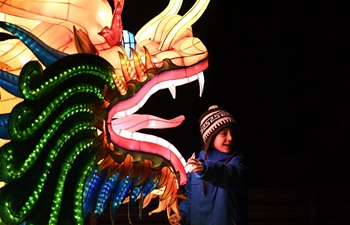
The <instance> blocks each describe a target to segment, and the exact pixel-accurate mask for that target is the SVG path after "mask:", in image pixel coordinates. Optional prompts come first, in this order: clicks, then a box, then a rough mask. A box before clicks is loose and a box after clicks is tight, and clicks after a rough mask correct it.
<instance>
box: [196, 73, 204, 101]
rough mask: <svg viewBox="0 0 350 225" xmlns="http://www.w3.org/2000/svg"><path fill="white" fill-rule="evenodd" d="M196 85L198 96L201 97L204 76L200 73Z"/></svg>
mask: <svg viewBox="0 0 350 225" xmlns="http://www.w3.org/2000/svg"><path fill="white" fill-rule="evenodd" d="M197 76H198V84H199V96H200V97H202V94H203V90H204V74H203V72H200V73H199V74H198V75H197Z"/></svg>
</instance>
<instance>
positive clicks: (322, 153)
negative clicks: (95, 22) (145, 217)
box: [112, 0, 350, 187]
mask: <svg viewBox="0 0 350 225" xmlns="http://www.w3.org/2000/svg"><path fill="white" fill-rule="evenodd" d="M194 2H195V1H194V0H184V2H183V8H182V9H181V11H180V12H179V14H180V15H183V14H184V13H185V12H186V11H187V10H188V9H189V8H190V7H191V6H192V5H193V4H194ZM342 2H345V1H342ZM167 4H168V1H165V0H156V1H135V0H126V1H125V6H124V10H123V13H122V19H123V26H124V29H126V30H129V31H130V32H132V33H134V34H136V33H137V31H138V30H139V29H141V27H142V26H143V25H144V24H146V23H147V22H148V21H149V20H150V19H152V18H153V17H154V16H156V15H157V14H158V13H160V12H161V11H162V10H163V9H164V8H165V7H166V6H167ZM112 5H113V4H112ZM348 15H349V8H348V7H346V5H345V3H344V4H343V3H340V2H338V3H337V2H335V1H334V2H332V3H330V2H328V3H322V2H310V1H300V2H297V1H288V2H286V1H255V2H254V1H228V0H226V1H219V0H212V1H211V2H210V3H209V5H208V8H207V10H206V11H205V13H204V14H203V15H202V17H201V18H200V19H199V20H198V21H197V22H196V23H195V24H194V25H193V26H192V28H193V33H194V36H196V37H198V38H199V39H201V41H202V42H203V43H204V45H205V46H206V47H207V49H208V52H209V67H208V69H206V70H205V71H204V76H205V79H206V81H205V88H204V93H203V96H202V97H199V86H198V82H192V83H190V84H187V85H183V86H180V87H177V90H176V94H177V96H176V99H173V98H172V96H171V94H170V92H169V91H167V90H161V91H159V92H157V93H155V94H154V95H153V96H152V97H151V98H150V99H149V100H148V102H147V103H146V105H145V106H144V107H143V108H142V109H141V110H140V111H139V112H138V113H145V114H153V115H156V116H160V117H163V118H167V119H170V118H173V117H176V116H178V115H184V116H185V117H186V119H185V121H184V122H183V123H182V124H181V125H180V126H179V127H177V128H174V129H163V130H158V131H157V130H152V131H147V132H149V133H153V134H156V135H159V136H161V137H163V138H165V139H167V140H168V141H170V142H171V143H172V144H174V145H175V147H176V148H178V149H179V151H180V152H181V153H182V154H183V155H184V156H185V158H187V157H189V156H190V155H191V154H192V152H197V153H198V152H199V150H200V147H201V144H202V143H201V137H200V134H199V128H198V117H199V115H200V114H201V113H202V112H204V111H205V110H206V109H207V108H208V107H209V106H210V105H213V104H217V105H220V106H224V107H225V108H226V109H227V110H228V111H230V112H231V113H232V114H233V115H234V117H235V118H236V120H237V121H238V123H239V125H240V131H241V132H240V134H241V144H242V146H241V147H242V149H243V150H244V152H245V154H246V156H247V158H248V163H249V168H250V179H249V186H250V187H283V186H318V185H344V184H348V183H349V181H348V180H349V179H348V175H347V174H348V173H347V170H348V169H349V166H348V156H347V155H348V151H349V150H350V144H349V140H350V103H349V96H350V93H349V92H350V91H349V89H350V88H349V84H350V82H349V81H348V79H347V78H348V76H349V67H348V65H349V64H348V60H349V50H350V48H349V40H350V39H349V35H348V34H347V33H348V29H349V19H348Z"/></svg>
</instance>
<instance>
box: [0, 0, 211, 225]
mask: <svg viewBox="0 0 350 225" xmlns="http://www.w3.org/2000/svg"><path fill="white" fill-rule="evenodd" d="M28 2H29V1H28ZM68 2H69V3H68ZM73 2H74V3H73ZM91 2H93V4H85V3H84V1H80V3H79V1H72V0H71V1H66V0H62V1H61V2H60V4H58V2H57V1H52V2H51V1H40V2H36V3H35V4H34V3H33V2H31V3H30V5H28V4H27V1H20V0H18V1H11V4H8V3H6V1H2V0H1V1H0V12H1V13H2V14H0V16H3V17H4V18H3V21H2V22H0V27H1V28H2V29H3V31H4V32H8V33H10V34H12V35H13V36H15V37H17V38H18V39H9V40H6V41H4V42H3V43H4V45H3V46H5V47H1V50H3V51H4V52H3V53H2V54H1V55H0V69H1V70H0V86H1V88H2V89H0V91H1V92H0V93H1V100H0V105H1V111H0V113H1V114H0V138H1V139H0V141H1V142H0V147H1V148H0V182H2V184H3V187H2V188H1V186H0V224H22V223H26V224H83V221H84V218H85V217H86V216H87V215H88V214H89V213H90V212H92V213H93V214H94V216H99V215H101V214H102V212H103V211H104V210H105V208H106V207H107V205H108V204H110V208H111V219H112V223H114V222H115V214H116V212H117V210H118V208H119V207H120V205H121V204H124V203H128V205H129V216H130V212H131V210H132V209H133V207H134V205H135V203H136V201H137V200H139V207H140V215H141V210H142V208H144V207H146V206H147V204H148V203H149V202H150V200H151V199H152V198H154V197H156V196H158V197H159V206H158V208H157V209H154V210H153V211H151V212H150V213H149V214H152V213H156V212H161V211H163V210H167V213H168V216H169V214H170V211H171V210H173V211H175V212H177V211H178V202H177V201H178V198H179V197H181V196H180V194H179V193H178V190H179V186H181V185H184V184H185V183H186V181H187V178H186V170H185V159H184V158H183V157H182V155H181V154H180V152H179V151H178V150H177V149H176V148H175V147H174V145H172V144H171V143H169V142H168V141H166V140H164V139H162V138H160V137H156V136H153V135H149V134H144V133H140V132H138V131H139V130H142V129H163V128H171V127H176V126H179V125H180V124H181V123H182V121H183V120H184V117H183V116H179V117H176V118H174V119H170V120H166V119H162V118H158V117H155V116H152V115H145V114H142V115H140V114H136V112H137V111H138V110H139V109H140V108H141V107H142V106H143V105H144V104H145V103H146V101H147V99H148V98H149V97H150V96H151V95H152V94H154V93H155V92H157V91H158V90H160V89H165V88H168V89H169V90H170V91H171V93H172V94H173V97H174V98H175V88H176V86H179V85H183V84H186V83H189V82H192V81H195V80H198V81H199V83H200V94H201V92H202V91H203V84H204V77H203V73H202V72H203V70H205V68H206V67H207V66H208V62H207V57H208V53H207V50H206V48H205V46H204V45H203V43H202V42H201V41H200V40H199V39H198V38H195V37H193V35H192V30H191V25H192V24H193V23H194V22H195V21H196V20H197V19H198V18H199V17H200V15H201V14H202V13H203V12H204V10H205V8H206V7H207V5H208V1H203V0H198V1H197V2H196V3H195V5H194V6H193V7H192V8H191V9H190V10H189V11H188V12H187V13H186V14H185V15H183V16H179V15H177V13H178V11H179V9H180V7H181V4H182V1H175V0H170V2H169V4H168V6H167V8H166V9H164V10H163V12H162V13H160V14H159V15H158V16H156V17H155V18H154V19H153V20H151V21H150V22H149V23H147V24H146V25H145V26H144V27H143V28H142V29H140V30H139V32H138V33H137V34H136V35H135V37H134V36H133V35H132V34H131V33H130V32H128V31H126V30H123V29H122V24H121V11H122V9H123V4H124V1H119V0H115V3H114V11H113V14H112V13H111V12H110V14H108V13H107V14H101V13H100V14H99V13H97V11H98V10H102V11H99V12H109V11H111V9H110V7H109V5H107V3H106V2H104V1H91ZM50 3H51V4H57V7H58V6H64V7H63V9H62V10H66V12H69V11H70V12H71V11H74V12H75V14H77V13H80V14H81V15H87V16H88V17H87V18H94V19H92V21H86V19H84V18H81V17H72V16H69V14H68V13H66V14H65V13H62V12H61V13H58V12H57V11H58V8H56V9H57V10H55V12H52V11H50V10H46V9H47V8H46V7H53V5H50ZM37 4H39V5H37ZM78 4H80V7H77V5H78ZM39 6H40V7H39ZM28 7H30V8H28ZM92 12H95V13H92ZM84 13H85V14H84ZM89 13H90V14H91V15H90V14H89ZM61 15H65V16H66V17H65V18H62V16H61ZM102 15H104V17H103V16H102ZM102 17H103V18H105V19H106V18H107V19H106V21H107V22H103V20H102ZM38 20H40V21H41V22H40V23H38V22H37V21H38ZM33 21H34V22H33ZM108 21H109V22H110V24H109V25H108V24H107V25H106V23H108ZM23 23H29V25H26V26H24V24H23ZM108 26H110V27H108ZM53 33H55V35H53ZM53 36H54V37H53ZM57 37H58V38H57ZM51 38H52V39H51ZM7 45H8V46H7ZM6 46H7V47H6ZM23 57H24V59H26V60H24V61H23ZM0 184H1V183H0ZM129 220H130V218H129Z"/></svg>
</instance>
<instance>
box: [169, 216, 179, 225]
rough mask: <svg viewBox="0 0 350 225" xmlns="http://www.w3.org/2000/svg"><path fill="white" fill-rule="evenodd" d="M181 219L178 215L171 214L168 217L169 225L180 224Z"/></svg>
mask: <svg viewBox="0 0 350 225" xmlns="http://www.w3.org/2000/svg"><path fill="white" fill-rule="evenodd" d="M180 220H181V217H180V215H179V214H173V215H171V216H170V217H169V223H170V225H178V224H180Z"/></svg>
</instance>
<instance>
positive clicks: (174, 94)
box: [168, 86, 176, 99]
mask: <svg viewBox="0 0 350 225" xmlns="http://www.w3.org/2000/svg"><path fill="white" fill-rule="evenodd" d="M168 89H169V91H170V93H171V96H173V99H175V98H176V87H174V86H173V87H169V88H168Z"/></svg>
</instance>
